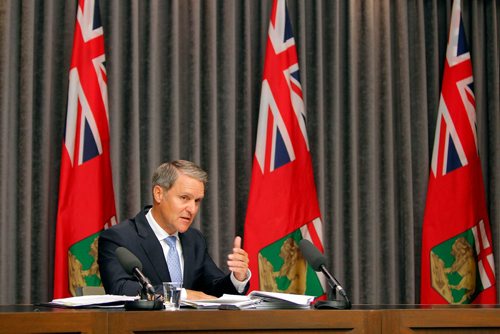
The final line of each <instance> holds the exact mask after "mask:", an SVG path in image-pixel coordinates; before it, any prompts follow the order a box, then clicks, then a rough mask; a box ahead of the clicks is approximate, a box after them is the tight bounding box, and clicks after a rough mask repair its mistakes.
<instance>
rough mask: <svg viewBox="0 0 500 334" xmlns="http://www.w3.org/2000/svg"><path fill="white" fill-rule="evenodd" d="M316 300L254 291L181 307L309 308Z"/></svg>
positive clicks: (184, 304) (184, 301)
mask: <svg viewBox="0 0 500 334" xmlns="http://www.w3.org/2000/svg"><path fill="white" fill-rule="evenodd" d="M314 298H315V297H314V296H308V295H297V294H291V293H280V292H267V291H252V292H251V293H250V294H248V296H242V295H230V294H224V295H223V296H222V297H220V298H217V299H204V300H183V301H182V303H181V305H182V306H189V307H194V308H200V309H223V310H233V309H234V310H238V309H251V308H256V309H267V308H273V309H288V308H309V307H310V305H311V303H312V302H313V301H314Z"/></svg>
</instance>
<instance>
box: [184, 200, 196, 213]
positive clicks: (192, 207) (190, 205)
mask: <svg viewBox="0 0 500 334" xmlns="http://www.w3.org/2000/svg"><path fill="white" fill-rule="evenodd" d="M186 210H187V211H188V212H189V213H190V214H193V213H194V212H195V210H196V203H195V202H194V201H189V202H188V204H187V207H186Z"/></svg>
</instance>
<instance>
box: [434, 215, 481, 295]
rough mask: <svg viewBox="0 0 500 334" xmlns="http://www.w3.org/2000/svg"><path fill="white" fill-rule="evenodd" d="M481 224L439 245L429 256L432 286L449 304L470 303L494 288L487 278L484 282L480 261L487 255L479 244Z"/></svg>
mask: <svg viewBox="0 0 500 334" xmlns="http://www.w3.org/2000/svg"><path fill="white" fill-rule="evenodd" d="M481 224H483V222H482V221H481V222H480V223H479V224H478V225H476V226H474V227H472V228H470V229H468V230H467V231H465V232H463V233H460V234H458V235H456V236H455V237H453V238H450V239H448V240H446V241H444V242H443V243H441V244H438V245H436V246H435V247H434V248H432V251H431V253H430V257H431V258H430V262H431V282H432V287H433V288H434V289H435V290H436V291H437V292H438V293H439V294H440V295H441V296H442V297H443V298H444V299H446V301H447V302H448V303H450V304H470V303H471V302H472V301H473V300H474V298H475V297H476V296H477V295H478V294H479V293H480V292H481V291H483V290H484V289H485V288H487V287H489V286H490V285H491V283H488V282H489V280H488V277H487V276H486V277H485V278H486V281H484V279H483V280H482V279H481V276H482V275H481V268H482V265H481V263H482V262H481V260H479V261H478V259H479V258H480V257H481V256H483V255H484V254H481V247H480V246H478V245H477V244H476V240H477V238H478V234H477V233H478V227H479V233H481V232H480V230H481ZM478 249H479V250H480V252H479V254H478V252H477V251H476V250H478ZM483 252H484V251H483ZM478 263H479V264H480V265H479V266H478ZM483 278H484V275H483ZM483 283H485V284H484V285H483ZM485 285H486V287H485Z"/></svg>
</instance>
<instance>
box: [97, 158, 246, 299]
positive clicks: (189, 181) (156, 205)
mask: <svg viewBox="0 0 500 334" xmlns="http://www.w3.org/2000/svg"><path fill="white" fill-rule="evenodd" d="M207 179H208V176H207V173H206V172H205V171H203V170H202V169H201V168H200V167H198V166H197V165H196V164H194V163H192V162H189V161H184V160H178V161H173V162H169V163H164V164H162V165H160V166H159V167H158V168H157V169H156V171H155V173H154V175H153V179H152V187H153V188H152V195H153V206H152V207H146V208H145V209H144V210H143V211H141V212H139V213H138V214H137V215H136V216H135V218H132V219H128V220H125V221H123V222H121V223H120V224H118V225H115V226H113V227H112V228H109V229H107V230H105V231H103V232H102V233H101V235H100V237H99V256H98V263H99V270H100V273H101V279H102V283H103V285H104V288H105V290H106V293H108V294H115V295H131V296H135V295H137V294H138V293H139V292H140V290H141V285H140V284H139V282H138V281H137V280H136V279H135V278H134V277H133V276H131V275H129V274H127V273H126V272H125V270H124V269H123V268H122V266H121V264H120V263H119V261H118V259H117V257H116V255H115V250H116V248H117V247H120V246H121V247H125V248H127V249H128V250H130V251H131V252H132V253H133V254H134V255H135V256H137V258H138V259H139V260H140V261H141V263H142V272H143V273H144V275H145V276H146V277H148V278H149V279H150V280H151V283H152V285H153V286H154V288H155V290H156V291H157V292H162V282H168V281H171V280H172V276H175V275H176V274H175V273H174V272H173V271H176V270H175V269H172V267H171V266H172V262H176V261H172V260H171V259H172V258H171V257H170V256H172V255H173V256H175V260H177V258H178V259H179V260H180V263H179V264H180V270H177V272H178V273H179V274H178V275H181V277H180V279H182V281H183V287H184V288H185V289H186V290H185V291H186V292H187V296H185V297H186V298H187V299H193V300H194V299H204V298H210V296H217V297H218V296H221V295H222V294H224V293H229V294H238V293H246V291H247V290H248V286H249V284H248V281H249V279H250V270H249V269H248V254H247V253H246V252H245V251H244V250H243V249H242V248H241V238H240V237H236V238H235V241H234V248H233V252H232V253H231V254H230V255H229V256H228V261H227V264H228V267H229V270H230V271H231V273H230V274H227V275H226V274H224V273H223V272H222V271H221V270H220V269H219V268H218V267H217V266H216V264H215V263H214V261H213V260H212V258H211V257H210V255H209V254H208V251H207V245H206V241H205V238H204V237H203V235H202V234H201V232H200V231H199V230H197V229H195V228H192V227H191V224H192V223H193V220H194V218H195V217H196V214H197V213H198V210H199V207H200V203H201V200H202V199H203V197H204V194H205V184H206V182H207ZM169 237H170V238H169ZM169 239H172V240H173V241H172V242H174V243H175V245H172V244H169V243H168V241H170V240H169ZM173 248H176V250H177V253H175V249H173ZM172 251H173V253H170V254H169V252H172ZM167 258H168V259H169V260H168V261H167ZM169 268H170V269H169ZM177 268H178V267H177ZM181 272H182V274H181Z"/></svg>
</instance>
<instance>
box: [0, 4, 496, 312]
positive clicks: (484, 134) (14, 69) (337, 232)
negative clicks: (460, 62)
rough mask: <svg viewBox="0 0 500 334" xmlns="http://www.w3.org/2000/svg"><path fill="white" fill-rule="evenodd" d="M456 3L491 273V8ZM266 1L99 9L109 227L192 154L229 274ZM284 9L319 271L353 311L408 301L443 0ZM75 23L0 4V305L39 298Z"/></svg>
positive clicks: (207, 218)
mask: <svg viewBox="0 0 500 334" xmlns="http://www.w3.org/2000/svg"><path fill="white" fill-rule="evenodd" d="M462 4H463V5H462V8H463V18H464V24H465V30H466V35H467V38H468V42H469V45H470V46H471V56H472V62H473V71H474V81H475V82H474V91H475V97H476V112H477V128H478V143H479V145H478V146H479V151H480V155H481V162H482V166H483V174H484V178H485V180H484V182H485V185H486V191H487V194H486V195H487V200H488V202H487V204H488V209H489V215H490V216H489V218H490V223H491V228H492V234H493V243H494V245H495V256H496V258H495V264H496V267H497V270H498V268H500V260H499V259H500V208H499V205H498V203H500V181H499V180H500V154H499V153H498V152H500V138H499V133H500V97H499V96H500V94H499V92H500V69H499V68H500V55H499V52H500V28H499V27H500V15H499V14H500V5H499V2H498V1H493V0H477V1H472V0H463V1H462ZM271 5H272V1H271V0H265V1H252V0H237V1H234V0H206V1H198V0H167V1H163V0H150V1H139V0H100V7H101V18H102V22H103V28H104V36H105V47H106V57H107V58H106V59H107V62H106V70H107V76H108V96H109V116H110V129H111V130H110V132H111V134H110V135H111V160H112V166H113V183H114V188H115V196H116V204H117V211H118V212H117V213H118V219H119V220H123V219H125V218H128V217H131V216H133V215H135V214H136V213H137V212H138V211H139V210H140V209H141V208H142V207H143V206H144V205H147V204H150V202H151V189H150V182H151V181H150V178H151V174H152V172H153V170H154V168H155V167H156V166H157V165H159V164H160V163H161V162H163V161H167V160H173V159H179V158H182V159H189V160H193V161H195V162H197V163H198V164H200V165H201V166H202V167H203V168H205V169H206V170H207V171H208V172H209V176H210V180H209V183H208V187H207V190H206V194H205V199H204V202H203V204H202V209H201V211H200V215H199V217H198V218H197V220H196V222H195V226H196V227H198V228H200V229H201V230H202V231H203V233H204V234H205V236H206V237H207V241H208V245H209V251H210V253H211V255H212V256H213V258H214V260H215V261H216V262H217V263H219V264H220V265H221V266H222V268H224V269H225V270H226V266H225V261H226V255H227V254H228V253H229V252H230V249H231V248H232V241H233V238H234V236H235V235H243V229H244V221H245V214H246V205H247V203H246V201H247V196H248V191H249V185H250V175H251V167H252V162H253V153H254V148H255V138H256V126H257V118H258V110H259V102H260V101H259V99H260V89H261V80H262V68H263V63H264V52H265V48H266V40H267V31H268V25H269V17H270V10H271ZM288 8H289V12H290V17H291V25H292V29H293V32H294V36H295V41H296V44H297V51H298V56H299V63H300V72H301V73H300V74H301V84H302V88H303V92H304V100H305V105H306V112H307V116H308V119H307V131H308V135H309V142H310V148H311V156H312V160H313V168H314V173H315V179H316V185H317V189H318V197H319V198H318V199H319V203H320V207H321V212H322V215H323V221H324V244H325V251H326V256H327V259H328V267H329V269H330V270H331V271H332V272H333V273H334V274H335V276H336V278H337V279H338V280H339V281H340V282H341V283H342V284H343V286H344V288H345V289H346V291H347V292H348V294H349V296H350V298H351V300H352V302H353V303H369V304H382V303H384V304H388V303H417V302H418V301H419V298H418V296H419V286H420V243H421V229H422V220H423V213H424V209H425V197H426V193H427V181H428V175H429V164H430V156H431V152H432V144H433V138H434V132H435V123H436V117H437V110H438V103H439V96H440V84H441V78H442V72H443V65H444V57H445V51H446V44H447V39H448V29H449V21H450V10H451V0H447V1H438V2H436V1H432V0H425V1H419V0H410V1H406V0H404V1H403V0H397V1H389V0H383V1H377V0H368V1H367V0H354V1H353V0H340V1H328V0H313V1H302V0H288ZM75 16H76V1H67V0H53V1H41V2H36V1H29V0H22V1H17V0H6V1H2V2H0V106H1V110H0V138H1V141H0V267H1V268H2V270H1V271H0V285H1V286H2V287H3V289H2V292H1V293H0V303H1V304H7V303H9V304H10V303H32V302H40V301H47V300H50V299H51V298H52V279H53V275H52V271H53V256H54V245H53V243H54V233H55V224H56V212H57V199H58V185H59V162H60V155H61V145H62V141H63V133H64V122H65V114H66V103H67V89H68V70H69V63H70V55H71V47H72V42H73V29H74V22H75ZM269 214H270V215H271V214H272V213H271V212H270V213H269ZM254 274H257V273H254ZM498 282H500V281H499V279H498V277H497V283H498Z"/></svg>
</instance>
